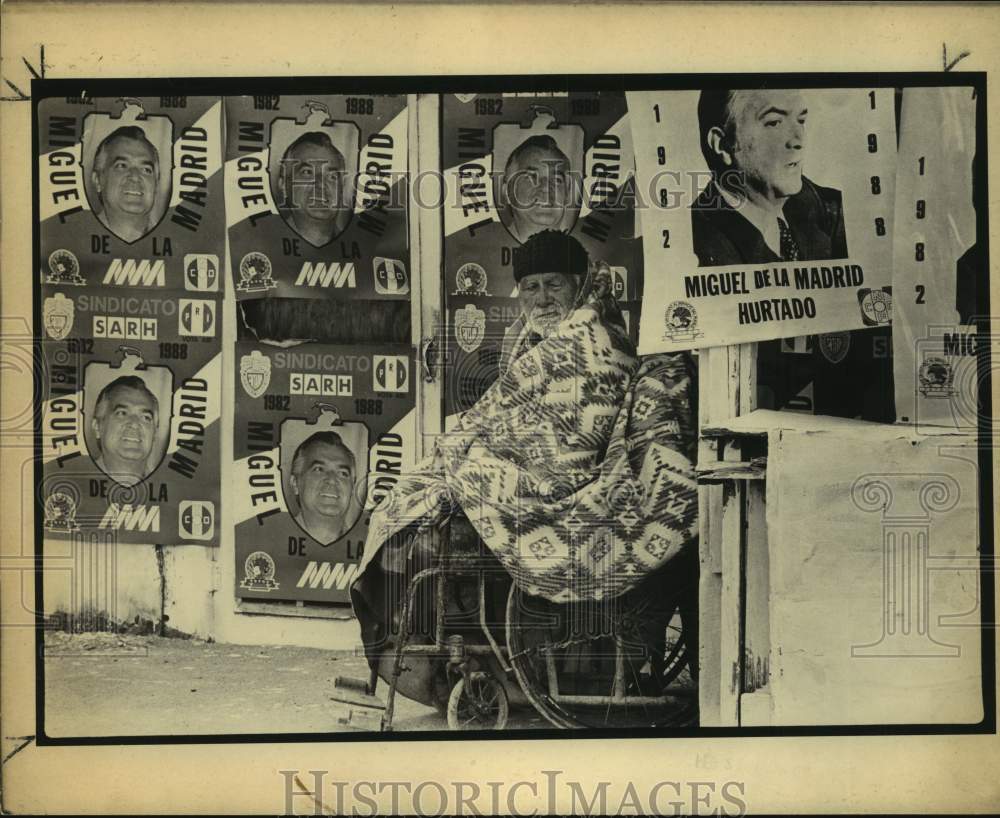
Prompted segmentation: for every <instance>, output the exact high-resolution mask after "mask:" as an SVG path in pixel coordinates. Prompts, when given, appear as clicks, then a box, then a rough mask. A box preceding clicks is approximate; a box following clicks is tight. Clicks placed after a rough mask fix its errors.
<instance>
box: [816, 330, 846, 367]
mask: <svg viewBox="0 0 1000 818" xmlns="http://www.w3.org/2000/svg"><path fill="white" fill-rule="evenodd" d="M850 348H851V333H849V332H824V333H823V334H821V335H820V336H819V351H820V352H821V353H822V355H823V357H824V358H826V359H827V360H828V361H829V362H830V363H831V364H839V363H840V362H841V361H842V360H844V358H846V357H847V353H848V351H849V350H850Z"/></svg>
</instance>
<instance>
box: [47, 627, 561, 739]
mask: <svg viewBox="0 0 1000 818" xmlns="http://www.w3.org/2000/svg"><path fill="white" fill-rule="evenodd" d="M44 656H45V660H44V665H45V732H46V734H48V735H49V736H53V737H105V736H155V735H229V734H260V733H320V734H322V733H336V732H345V731H349V732H356V731H357V730H358V729H364V730H371V729H373V725H375V726H376V727H375V729H377V711H375V718H376V720H375V721H374V722H373V721H370V720H369V721H367V722H366V721H363V720H361V719H360V717H359V716H355V719H354V721H353V722H352V724H354V725H356V726H352V724H345V723H343V722H342V721H341V719H347V718H348V717H349V711H350V710H351V707H350V705H348V704H344V703H342V702H338V701H336V700H334V699H333V698H332V697H333V695H335V693H337V691H335V688H334V679H335V678H336V677H337V676H352V677H356V678H360V679H367V678H368V665H367V662H366V661H365V660H364V658H363V657H361V656H354V655H344V654H341V653H337V652H334V651H329V650H319V649H316V648H300V647H292V646H276V645H268V646H247V645H226V644H218V643H215V642H204V641H201V640H198V639H178V638H164V637H160V636H154V635H134V634H116V633H79V634H71V633H66V632H62V631H48V632H46V634H45V653H44ZM386 691H387V687H386V686H385V684H384V683H383V682H380V683H379V688H378V691H377V693H378V695H379V696H380V697H381V698H382V699H383V700H384V697H385V694H386ZM355 710H357V709H356V708H355ZM395 711H396V712H395V716H394V719H393V729H394V730H399V731H404V730H447V729H448V726H447V722H446V720H445V718H444V716H443V715H439V714H438V712H437V711H436V710H434V709H433V708H431V707H427V706H425V705H422V704H420V703H418V702H414V701H411V700H409V699H407V698H405V697H403V696H397V698H396V706H395ZM367 712H368V713H369V714H372V713H373V711H367ZM361 715H362V716H363V713H362V714H361ZM508 727H509V728H517V729H531V728H548V727H549V725H548V723H547V722H545V721H544V720H543V719H541V718H540V717H538V716H537V715H536V714H535V713H534V712H530V713H524V714H519V713H512V714H511V719H510V722H509V723H508Z"/></svg>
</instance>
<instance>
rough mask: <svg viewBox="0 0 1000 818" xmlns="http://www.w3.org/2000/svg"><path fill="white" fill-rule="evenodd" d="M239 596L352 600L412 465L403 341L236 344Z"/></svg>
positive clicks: (409, 382)
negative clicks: (378, 514) (368, 544)
mask: <svg viewBox="0 0 1000 818" xmlns="http://www.w3.org/2000/svg"><path fill="white" fill-rule="evenodd" d="M236 362H237V372H236V373H235V381H236V382H235V390H236V391H235V394H236V419H235V444H234V452H233V453H234V460H235V462H234V466H233V470H232V479H233V481H234V483H235V486H236V491H235V492H234V494H235V497H236V506H235V508H234V512H233V513H234V518H235V522H236V595H237V596H238V597H241V598H244V599H274V600H306V601H313V602H333V603H349V602H350V597H349V594H348V589H349V587H350V584H351V581H352V580H353V579H354V577H355V575H356V573H357V570H358V563H359V561H360V558H361V555H362V551H363V549H364V544H365V538H366V536H367V532H368V521H369V518H370V515H371V512H372V510H373V509H374V507H375V506H376V505H377V504H378V503H379V502H381V501H382V500H383V499H384V498H385V497H386V495H387V494H388V492H389V491H390V490H391V489H392V487H393V486H394V485H395V484H396V482H397V480H398V479H399V477H400V475H401V474H403V473H404V471H405V469H407V468H409V467H411V466H412V465H413V462H414V445H415V434H416V426H415V419H414V412H413V408H414V398H415V389H414V369H413V367H414V361H413V356H412V350H411V347H410V346H409V345H406V344H370V345H366V346H365V347H364V349H361V348H360V347H359V346H357V345H343V346H338V345H328V344H300V345H298V346H294V347H288V348H281V347H276V346H269V345H266V344H259V343H255V342H251V341H240V342H239V343H238V344H237V351H236Z"/></svg>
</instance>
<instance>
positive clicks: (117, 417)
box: [94, 386, 156, 463]
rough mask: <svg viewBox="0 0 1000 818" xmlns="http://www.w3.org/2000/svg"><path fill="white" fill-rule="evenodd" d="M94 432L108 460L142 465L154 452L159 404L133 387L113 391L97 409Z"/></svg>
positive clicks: (118, 388) (123, 387)
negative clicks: (157, 405)
mask: <svg viewBox="0 0 1000 818" xmlns="http://www.w3.org/2000/svg"><path fill="white" fill-rule="evenodd" d="M94 431H95V433H96V435H97V437H98V439H99V440H100V441H101V451H102V452H103V453H104V454H105V455H106V457H111V458H112V459H114V458H117V459H119V460H125V461H129V462H134V463H141V462H142V461H145V459H146V458H147V457H149V453H150V452H151V451H152V450H153V436H154V434H155V433H156V404H155V403H154V402H153V400H152V398H150V396H149V395H147V394H146V393H145V392H141V391H140V390H138V389H133V388H132V387H130V386H119V387H117V388H115V389H112V390H111V392H110V393H109V394H108V395H107V397H106V398H105V400H104V402H103V403H102V404H101V405H100V406H98V407H97V417H96V418H95V419H94Z"/></svg>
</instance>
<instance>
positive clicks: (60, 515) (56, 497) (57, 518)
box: [45, 491, 80, 531]
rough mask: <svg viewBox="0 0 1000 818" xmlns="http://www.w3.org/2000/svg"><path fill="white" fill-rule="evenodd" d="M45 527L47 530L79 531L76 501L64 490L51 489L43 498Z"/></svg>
mask: <svg viewBox="0 0 1000 818" xmlns="http://www.w3.org/2000/svg"><path fill="white" fill-rule="evenodd" d="M45 528H46V530H48V531H79V530H80V526H78V525H77V524H76V501H75V500H74V499H73V498H72V497H70V495H68V494H66V492H64V491H53V492H52V493H51V494H50V495H49V496H48V497H47V498H46V500H45Z"/></svg>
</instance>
